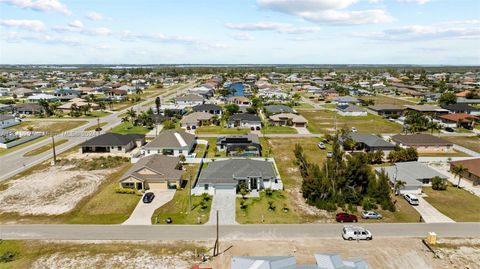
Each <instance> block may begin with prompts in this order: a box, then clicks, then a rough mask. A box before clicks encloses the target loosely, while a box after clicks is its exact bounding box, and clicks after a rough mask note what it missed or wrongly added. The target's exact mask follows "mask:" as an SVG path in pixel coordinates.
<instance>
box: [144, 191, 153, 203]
mask: <svg viewBox="0 0 480 269" xmlns="http://www.w3.org/2000/svg"><path fill="white" fill-rule="evenodd" d="M153 198H155V194H154V193H153V192H147V193H145V195H144V196H143V202H144V203H146V204H148V203H151V202H152V201H153Z"/></svg>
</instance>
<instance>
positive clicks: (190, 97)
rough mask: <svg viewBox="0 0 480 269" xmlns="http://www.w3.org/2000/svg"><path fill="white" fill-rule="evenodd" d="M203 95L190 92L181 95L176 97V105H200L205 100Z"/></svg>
mask: <svg viewBox="0 0 480 269" xmlns="http://www.w3.org/2000/svg"><path fill="white" fill-rule="evenodd" d="M204 100H205V99H204V98H203V96H201V95H199V94H194V93H189V94H185V95H182V96H179V97H177V98H176V99H175V104H176V105H185V106H189V107H192V106H198V105H201V104H203V102H204Z"/></svg>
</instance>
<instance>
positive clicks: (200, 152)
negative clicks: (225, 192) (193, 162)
mask: <svg viewBox="0 0 480 269" xmlns="http://www.w3.org/2000/svg"><path fill="white" fill-rule="evenodd" d="M206 149H207V146H206V145H202V144H196V145H195V150H194V153H195V154H196V156H197V158H200V157H203V154H204V153H205V150H206Z"/></svg>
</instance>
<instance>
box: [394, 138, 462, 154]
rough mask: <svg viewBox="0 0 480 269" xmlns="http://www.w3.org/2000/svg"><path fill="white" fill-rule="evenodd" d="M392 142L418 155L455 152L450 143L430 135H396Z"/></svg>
mask: <svg viewBox="0 0 480 269" xmlns="http://www.w3.org/2000/svg"><path fill="white" fill-rule="evenodd" d="M392 141H393V142H395V143H396V144H397V145H399V146H401V147H404V148H407V147H412V148H415V149H416V150H417V152H418V153H437V152H455V151H454V150H453V144H452V143H451V142H449V141H447V140H445V139H442V138H440V137H437V136H433V135H430V134H410V135H402V134H397V135H394V136H392Z"/></svg>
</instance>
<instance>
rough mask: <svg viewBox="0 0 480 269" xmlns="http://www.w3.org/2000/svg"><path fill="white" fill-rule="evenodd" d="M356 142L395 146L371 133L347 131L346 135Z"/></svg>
mask: <svg viewBox="0 0 480 269" xmlns="http://www.w3.org/2000/svg"><path fill="white" fill-rule="evenodd" d="M348 136H349V137H351V138H352V139H353V140H355V141H356V142H358V143H363V144H365V145H367V146H369V147H382V148H392V149H393V148H395V145H393V144H392V143H389V142H387V141H385V140H383V139H382V138H380V137H378V136H376V135H372V134H358V133H349V135H348Z"/></svg>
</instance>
